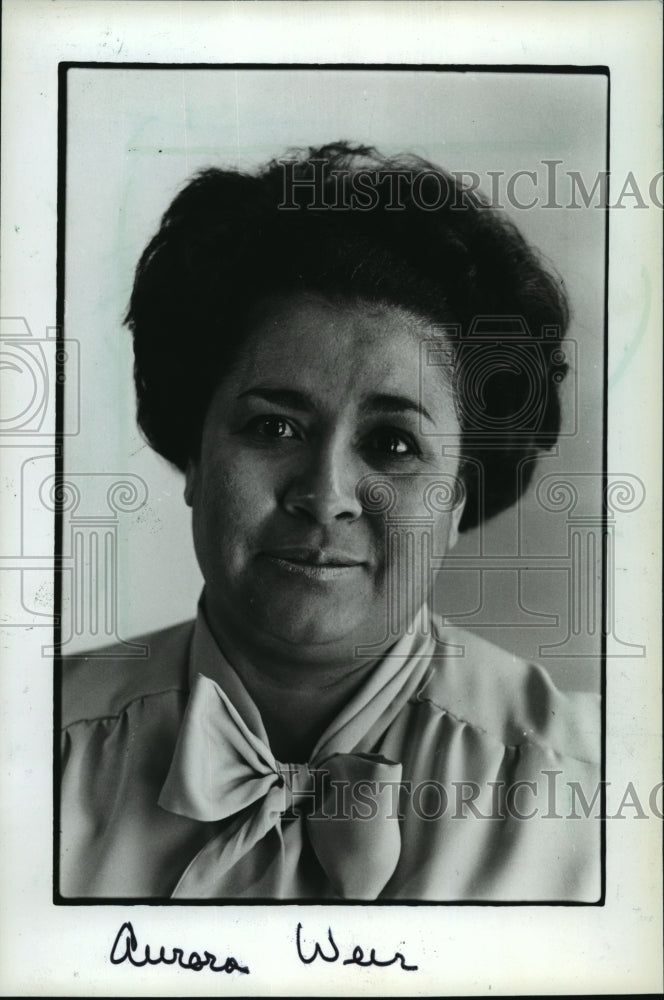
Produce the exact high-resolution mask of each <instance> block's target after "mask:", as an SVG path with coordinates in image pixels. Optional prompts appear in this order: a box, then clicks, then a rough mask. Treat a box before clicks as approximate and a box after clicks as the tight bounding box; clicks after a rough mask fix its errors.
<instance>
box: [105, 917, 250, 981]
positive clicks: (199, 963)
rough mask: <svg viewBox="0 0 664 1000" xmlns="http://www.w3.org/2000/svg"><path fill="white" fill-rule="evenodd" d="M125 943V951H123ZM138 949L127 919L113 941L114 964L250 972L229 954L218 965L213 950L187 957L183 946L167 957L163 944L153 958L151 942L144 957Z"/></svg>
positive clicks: (193, 952)
mask: <svg viewBox="0 0 664 1000" xmlns="http://www.w3.org/2000/svg"><path fill="white" fill-rule="evenodd" d="M123 945H124V952H123V951H122V946H123ZM137 951H138V941H137V940H136V934H135V933H134V928H133V927H132V924H131V921H129V920H126V921H125V922H124V924H123V925H122V927H121V928H120V930H119V931H118V933H117V935H116V937H115V941H114V942H113V947H112V948H111V956H110V957H111V962H112V963H113V965H122V963H123V962H129V964H130V965H135V966H136V967H137V968H141V967H142V966H144V965H178V966H179V967H180V968H181V969H189V970H190V971H191V972H200V971H201V969H209V970H210V972H244V973H246V974H247V975H248V974H249V967H248V966H246V965H240V964H239V962H238V961H237V959H235V958H233V957H232V956H229V957H228V958H227V959H226V961H225V962H224V964H223V965H217V964H216V963H217V956H216V955H214V954H213V953H212V952H211V951H204V952H203V955H204V956H205V957H204V958H201V956H200V955H199V954H198V952H197V951H192V952H191V953H190V954H189V957H188V958H187V959H185V957H184V950H183V949H182V948H172V949H171V956H170V957H167V956H166V951H165V949H164V946H163V944H162V945H161V947H160V949H159V955H158V956H157V957H156V958H153V957H152V955H151V954H150V945H149V944H146V945H145V947H144V948H143V954H144V956H145V957H144V958H137V957H136V956H135V952H137Z"/></svg>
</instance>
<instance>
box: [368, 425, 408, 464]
mask: <svg viewBox="0 0 664 1000" xmlns="http://www.w3.org/2000/svg"><path fill="white" fill-rule="evenodd" d="M369 448H370V450H371V451H373V452H377V453H378V454H379V455H384V456H385V457H388V458H391V457H393V458H409V457H410V456H412V455H417V454H419V449H418V448H417V446H416V445H415V444H414V442H412V441H411V440H410V438H408V437H407V436H406V435H404V434H400V433H399V432H398V431H393V430H389V429H386V430H380V431H375V432H374V433H373V434H372V435H371V437H370V438H369Z"/></svg>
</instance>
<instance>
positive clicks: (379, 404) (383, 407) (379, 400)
mask: <svg viewBox="0 0 664 1000" xmlns="http://www.w3.org/2000/svg"><path fill="white" fill-rule="evenodd" d="M361 409H362V411H363V412H364V413H419V414H420V416H423V417H426V419H427V420H429V421H430V422H431V423H433V422H434V421H433V418H432V416H431V414H430V413H429V411H428V410H427V409H426V407H424V406H422V404H421V403H418V402H416V401H415V400H414V399H409V398H408V396H394V395H392V394H391V393H384V392H381V393H374V394H373V395H371V396H368V397H367V399H365V400H364V402H363V403H362V406H361Z"/></svg>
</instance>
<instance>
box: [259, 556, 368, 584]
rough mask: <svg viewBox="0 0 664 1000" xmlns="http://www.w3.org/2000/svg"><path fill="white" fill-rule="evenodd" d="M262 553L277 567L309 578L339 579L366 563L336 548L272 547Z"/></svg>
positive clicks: (355, 571)
mask: <svg viewBox="0 0 664 1000" xmlns="http://www.w3.org/2000/svg"><path fill="white" fill-rule="evenodd" d="M262 555H263V557H264V558H265V559H267V560H268V561H269V562H270V563H271V564H272V565H273V566H276V567H277V568H278V569H281V570H282V571H284V572H286V573H291V574H295V575H296V576H304V577H307V578H308V579H310V580H322V581H325V580H340V579H343V578H344V577H347V576H351V575H352V574H354V573H357V572H358V571H359V570H361V569H362V568H363V567H365V566H366V565H367V563H366V560H364V559H360V558H358V557H357V556H355V555H353V554H352V553H350V552H344V551H341V550H338V549H307V548H288V549H274V550H271V551H269V552H263V553H262Z"/></svg>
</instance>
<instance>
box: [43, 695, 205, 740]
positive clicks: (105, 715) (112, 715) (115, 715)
mask: <svg viewBox="0 0 664 1000" xmlns="http://www.w3.org/2000/svg"><path fill="white" fill-rule="evenodd" d="M173 691H175V692H176V693H180V694H182V693H184V691H185V689H184V688H183V687H182V686H181V685H178V684H174V685H173V686H172V687H167V688H163V689H162V690H160V691H144V692H142V693H141V694H137V695H136V696H135V697H134V698H130V699H129V700H128V701H125V702H123V703H122V706H121V707H120V708H119V709H117V710H116V711H113V712H101V713H100V714H99V715H84V716H82V717H81V718H80V719H72V720H71V721H70V722H67V723H65V724H64V725H63V726H62V727H61V731H62V732H63V733H64V732H66V731H67V730H68V729H71V727H72V726H79V725H82V724H84V723H90V722H103V721H104V720H106V719H119V718H120V716H121V715H124V713H125V712H126V711H127V709H128V708H130V707H131V706H132V705H133V704H135V702H137V701H144V700H145V699H146V698H159V697H160V696H161V695H164V694H171V693H172V692H173Z"/></svg>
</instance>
